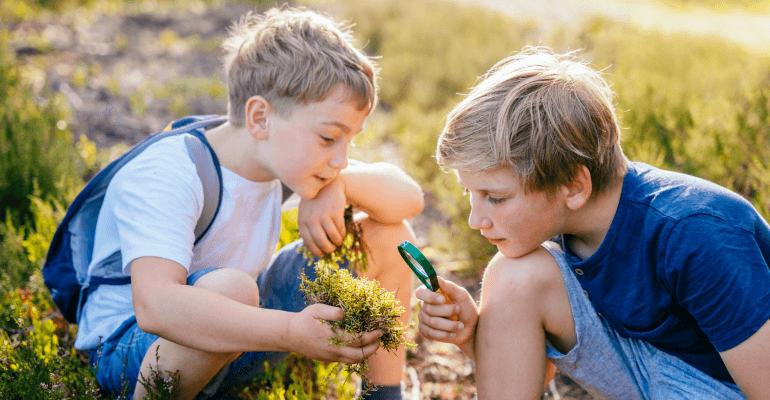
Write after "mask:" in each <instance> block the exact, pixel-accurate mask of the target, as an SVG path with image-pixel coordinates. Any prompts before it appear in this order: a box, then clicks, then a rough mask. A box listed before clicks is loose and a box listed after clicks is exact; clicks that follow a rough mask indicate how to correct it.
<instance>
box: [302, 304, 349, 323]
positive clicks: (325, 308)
mask: <svg viewBox="0 0 770 400" xmlns="http://www.w3.org/2000/svg"><path fill="white" fill-rule="evenodd" d="M308 308H309V309H310V312H311V315H312V316H313V317H314V318H318V319H323V320H326V321H340V320H342V316H343V312H342V309H341V308H339V307H332V306H329V305H326V304H313V305H312V306H310V307H308Z"/></svg>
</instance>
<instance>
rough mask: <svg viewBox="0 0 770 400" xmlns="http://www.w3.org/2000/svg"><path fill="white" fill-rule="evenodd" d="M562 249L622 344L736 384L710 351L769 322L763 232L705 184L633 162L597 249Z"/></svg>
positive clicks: (736, 202) (769, 246) (769, 251)
mask: <svg viewBox="0 0 770 400" xmlns="http://www.w3.org/2000/svg"><path fill="white" fill-rule="evenodd" d="M562 240H563V241H564V242H566V243H569V237H568V236H566V235H565V237H563V238H562ZM566 243H562V247H563V248H564V249H565V250H566V252H567V256H568V257H569V258H570V261H571V262H572V269H573V271H574V272H575V275H576V276H577V279H578V281H579V282H580V284H581V285H582V287H583V289H584V290H585V291H586V292H587V294H588V296H589V299H590V300H591V302H592V303H593V305H594V307H595V308H596V311H597V312H598V313H599V314H600V315H601V316H603V317H604V318H605V319H606V320H607V321H608V322H609V324H610V325H611V326H612V327H613V328H614V329H615V330H617V331H618V333H619V334H620V335H622V336H624V337H632V338H638V339H643V340H646V341H648V342H649V343H651V344H652V345H654V346H655V347H657V348H659V349H661V350H663V351H665V352H667V353H670V354H673V355H675V356H677V357H679V358H681V359H682V360H684V361H685V362H687V363H689V364H691V365H692V366H694V367H696V368H698V369H700V370H702V371H704V372H705V373H707V374H709V375H711V376H713V377H715V378H717V379H720V380H723V381H728V382H732V381H733V380H732V378H731V377H730V374H729V372H728V371H727V368H726V367H725V365H724V363H723V362H722V359H721V357H720V356H719V353H717V352H718V351H725V350H729V349H731V348H733V347H735V346H736V345H738V344H740V343H742V342H743V341H744V340H746V339H748V338H749V337H750V336H751V335H753V334H754V333H755V332H757V331H758V330H759V328H760V327H761V326H762V325H763V324H764V323H765V322H767V320H768V319H769V318H770V269H768V263H769V262H770V226H768V223H767V221H765V220H764V219H763V218H762V216H761V215H759V213H758V212H757V211H756V209H755V208H754V207H753V206H752V205H751V204H750V203H749V202H747V201H746V200H745V199H743V198H742V197H740V196H739V195H737V194H735V193H734V192H731V191H729V190H727V189H725V188H723V187H721V186H718V185H716V184H714V183H711V182H708V181H706V180H703V179H699V178H695V177H692V176H689V175H685V174H681V173H676V172H670V171H664V170H660V169H657V168H654V167H651V166H649V165H646V164H643V163H630V164H629V169H628V173H627V174H626V176H625V179H624V182H623V191H622V194H621V198H620V203H619V205H618V209H617V212H616V213H615V217H614V219H613V220H612V224H611V226H610V229H609V231H608V232H607V236H606V237H605V238H604V241H603V242H602V245H601V247H599V250H597V251H596V253H594V254H593V255H592V256H591V257H589V258H588V259H586V260H580V259H579V258H578V257H577V256H575V255H574V253H571V252H570V251H569V248H568V246H566V245H565V244H566Z"/></svg>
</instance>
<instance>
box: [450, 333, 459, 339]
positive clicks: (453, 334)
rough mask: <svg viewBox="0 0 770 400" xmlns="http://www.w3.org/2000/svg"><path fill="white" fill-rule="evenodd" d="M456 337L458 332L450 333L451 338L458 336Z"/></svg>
mask: <svg viewBox="0 0 770 400" xmlns="http://www.w3.org/2000/svg"><path fill="white" fill-rule="evenodd" d="M456 337H457V334H456V333H450V334H449V338H450V339H454V338H456Z"/></svg>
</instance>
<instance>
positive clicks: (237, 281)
mask: <svg viewBox="0 0 770 400" xmlns="http://www.w3.org/2000/svg"><path fill="white" fill-rule="evenodd" d="M195 287H200V288H203V289H207V290H211V291H212V292H217V293H219V294H221V295H223V296H227V297H229V298H231V299H233V300H235V301H237V302H240V303H243V304H248V305H251V306H255V307H258V306H259V287H258V286H257V282H256V280H255V279H254V278H253V277H252V276H251V275H249V274H248V273H246V272H245V271H242V270H239V269H235V268H220V269H217V270H215V271H212V272H209V273H208V274H206V275H203V276H202V277H201V278H200V279H198V280H197V281H196V282H195Z"/></svg>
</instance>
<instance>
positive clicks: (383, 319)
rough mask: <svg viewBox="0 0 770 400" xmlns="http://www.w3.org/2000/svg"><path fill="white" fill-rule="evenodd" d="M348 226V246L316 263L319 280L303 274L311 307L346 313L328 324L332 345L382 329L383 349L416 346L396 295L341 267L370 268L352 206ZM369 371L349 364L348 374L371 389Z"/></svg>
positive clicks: (366, 368)
mask: <svg viewBox="0 0 770 400" xmlns="http://www.w3.org/2000/svg"><path fill="white" fill-rule="evenodd" d="M345 225H346V228H347V235H346V236H345V240H344V243H343V244H342V245H340V246H339V247H338V248H337V250H336V251H334V252H333V253H331V254H328V255H327V256H326V257H324V258H322V259H320V260H319V261H317V262H316V264H315V272H316V276H317V278H316V279H315V280H310V279H309V278H308V277H307V275H305V273H304V272H303V273H302V276H301V279H302V285H301V288H302V291H303V292H304V293H305V299H306V300H307V302H308V303H309V304H315V303H321V304H327V305H330V306H334V307H340V308H342V309H343V310H344V316H343V318H342V320H341V321H325V322H327V323H328V324H329V325H331V326H332V327H333V328H334V329H335V332H336V335H335V336H334V337H332V338H331V340H330V341H331V343H332V344H335V345H338V346H344V345H347V344H348V343H350V342H351V341H353V340H354V339H355V338H357V337H360V336H361V335H363V334H364V333H366V332H372V331H377V330H379V331H382V332H383V334H382V336H381V337H380V346H381V347H382V348H383V349H385V350H387V351H390V350H395V349H396V348H398V346H400V345H403V346H405V347H407V348H412V347H414V346H415V343H414V342H412V341H409V340H406V339H405V338H404V334H405V332H406V328H407V327H406V326H404V325H403V324H402V323H401V322H400V321H399V320H398V319H399V317H400V316H401V314H403V312H404V308H403V307H402V306H401V305H400V303H399V301H398V300H396V298H395V296H394V294H393V293H391V292H388V291H387V290H385V289H383V288H381V287H380V284H379V282H377V281H376V280H369V279H366V278H362V277H361V278H356V277H354V276H353V274H351V272H350V271H348V270H347V269H341V268H340V267H339V265H340V262H342V261H343V260H345V259H347V260H348V261H349V265H350V268H351V269H355V270H356V271H361V270H366V268H367V267H368V263H367V258H366V247H365V244H364V242H363V238H362V235H361V227H360V226H359V225H358V224H357V223H355V222H354V221H353V218H352V208H350V207H348V208H347V209H346V212H345ZM305 251H307V250H305ZM311 259H312V258H311ZM346 335H347V337H349V339H347V340H345V339H343V337H345V336H346ZM366 370H368V367H367V365H366V362H360V363H356V364H346V365H345V371H346V372H348V373H349V374H350V373H357V374H358V375H359V376H361V378H362V379H363V380H364V382H365V383H366V384H367V386H370V385H369V383H370V382H369V380H368V378H367V377H366V376H365V375H363V372H364V371H366Z"/></svg>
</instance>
